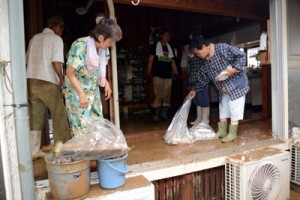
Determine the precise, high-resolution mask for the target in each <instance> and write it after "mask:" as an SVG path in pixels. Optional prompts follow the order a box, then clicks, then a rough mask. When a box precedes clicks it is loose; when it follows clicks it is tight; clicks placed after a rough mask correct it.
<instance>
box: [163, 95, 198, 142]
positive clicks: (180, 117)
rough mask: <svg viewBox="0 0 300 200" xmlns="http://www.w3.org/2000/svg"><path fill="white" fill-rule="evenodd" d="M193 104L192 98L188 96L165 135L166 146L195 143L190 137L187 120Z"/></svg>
mask: <svg viewBox="0 0 300 200" xmlns="http://www.w3.org/2000/svg"><path fill="white" fill-rule="evenodd" d="M191 102H192V99H191V97H189V96H187V97H186V98H185V100H184V103H183V105H182V106H181V107H180V108H179V110H178V111H177V113H176V114H175V116H174V117H173V120H172V122H171V124H170V126H169V127H168V129H167V131H166V133H165V135H164V141H165V143H166V144H183V143H192V142H193V138H192V136H191V135H190V133H189V130H188V126H187V118H188V115H189V111H190V107H191Z"/></svg>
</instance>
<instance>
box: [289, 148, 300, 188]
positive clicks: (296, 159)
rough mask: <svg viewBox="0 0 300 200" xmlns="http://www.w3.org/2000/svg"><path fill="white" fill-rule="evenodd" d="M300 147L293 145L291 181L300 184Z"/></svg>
mask: <svg viewBox="0 0 300 200" xmlns="http://www.w3.org/2000/svg"><path fill="white" fill-rule="evenodd" d="M299 169H300V148H299V147H298V146H296V145H292V146H291V182H293V183H296V184H297V185H300V171H299Z"/></svg>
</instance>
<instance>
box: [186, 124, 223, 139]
mask: <svg viewBox="0 0 300 200" xmlns="http://www.w3.org/2000/svg"><path fill="white" fill-rule="evenodd" d="M189 133H190V136H191V137H192V140H193V141H196V140H215V139H218V136H217V134H216V133H215V131H214V130H213V129H212V128H211V127H210V125H208V124H206V123H198V124H195V125H194V126H192V127H191V128H190V129H189Z"/></svg>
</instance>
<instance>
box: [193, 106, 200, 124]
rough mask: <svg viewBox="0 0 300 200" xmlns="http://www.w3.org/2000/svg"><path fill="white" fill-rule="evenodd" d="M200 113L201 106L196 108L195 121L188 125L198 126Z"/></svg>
mask: <svg viewBox="0 0 300 200" xmlns="http://www.w3.org/2000/svg"><path fill="white" fill-rule="evenodd" d="M201 111H202V109H201V106H197V118H196V120H195V121H193V122H191V123H190V124H191V125H195V124H199V123H200V122H201V119H202V115H201V114H202V113H201Z"/></svg>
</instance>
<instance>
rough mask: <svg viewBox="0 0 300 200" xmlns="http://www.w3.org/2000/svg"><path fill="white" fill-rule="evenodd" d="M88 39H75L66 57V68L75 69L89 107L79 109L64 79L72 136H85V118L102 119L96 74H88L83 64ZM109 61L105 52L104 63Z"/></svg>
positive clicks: (67, 81)
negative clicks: (94, 117) (95, 117)
mask: <svg viewBox="0 0 300 200" xmlns="http://www.w3.org/2000/svg"><path fill="white" fill-rule="evenodd" d="M87 41H88V37H83V38H79V39H77V40H76V41H75V42H74V43H73V44H72V46H71V48H70V50H69V53H68V55H67V66H72V67H73V68H75V77H76V78H77V79H78V82H79V84H80V86H81V87H82V89H83V91H84V93H85V94H86V96H87V98H88V101H89V107H88V108H87V109H83V108H80V99H79V96H78V94H77V92H76V90H75V88H74V86H73V85H72V84H71V82H70V81H69V79H68V77H66V78H65V82H64V88H63V92H64V95H65V101H66V108H67V112H68V118H69V123H70V126H71V128H72V132H73V134H74V136H78V135H82V134H87V118H88V117H89V116H97V117H103V115H102V104H101V98H100V91H99V86H98V85H97V77H98V72H97V71H95V72H89V71H88V70H87V65H86V62H85V55H86V49H87ZM108 59H109V50H108V49H107V50H106V61H108Z"/></svg>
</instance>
